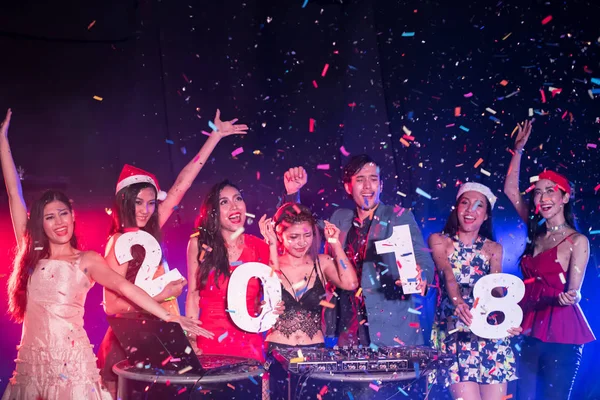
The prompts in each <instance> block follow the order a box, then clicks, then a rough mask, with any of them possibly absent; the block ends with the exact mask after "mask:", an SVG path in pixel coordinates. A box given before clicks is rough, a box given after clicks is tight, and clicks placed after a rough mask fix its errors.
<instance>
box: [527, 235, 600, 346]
mask: <svg viewBox="0 0 600 400" xmlns="http://www.w3.org/2000/svg"><path fill="white" fill-rule="evenodd" d="M569 238H570V236H568V237H566V238H565V239H564V240H563V241H562V242H560V243H559V245H560V244H561V243H563V242H564V241H565V240H568V239H569ZM557 259H558V245H557V246H555V247H553V248H551V249H548V250H546V251H544V252H542V253H540V254H538V255H537V256H535V257H531V256H525V257H523V260H522V262H521V269H522V272H523V279H524V281H525V296H524V297H523V300H521V302H520V303H519V305H520V306H521V308H522V309H523V323H522V324H521V327H522V328H523V334H524V335H527V336H531V337H534V338H537V339H539V340H541V341H542V342H547V343H563V344H575V345H581V344H585V343H589V342H591V341H593V340H595V339H596V338H595V337H594V333H593V332H592V330H591V328H590V326H589V324H588V322H587V320H586V319H585V316H584V315H583V311H582V310H581V307H580V306H579V304H575V305H572V306H561V305H560V304H558V294H559V293H563V292H566V291H567V283H563V280H562V279H561V274H562V278H563V279H564V282H566V281H567V278H568V274H567V273H565V272H564V270H563V268H562V266H561V265H560V263H559V262H558V261H557Z"/></svg>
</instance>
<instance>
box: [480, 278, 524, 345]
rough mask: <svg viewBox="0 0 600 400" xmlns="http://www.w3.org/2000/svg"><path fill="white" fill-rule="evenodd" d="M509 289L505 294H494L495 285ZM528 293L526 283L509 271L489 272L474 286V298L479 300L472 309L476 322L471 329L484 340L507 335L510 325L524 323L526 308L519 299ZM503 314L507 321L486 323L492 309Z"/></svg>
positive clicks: (511, 326)
mask: <svg viewBox="0 0 600 400" xmlns="http://www.w3.org/2000/svg"><path fill="white" fill-rule="evenodd" d="M497 287H500V288H506V289H507V292H506V296H504V297H494V296H493V295H492V290H494V288H497ZM524 295H525V284H524V283H523V281H522V280H521V279H519V278H517V277H516V276H514V275H510V274H489V275H486V276H484V277H482V278H481V279H479V280H478V281H477V283H476V284H475V286H474V287H473V297H474V298H475V300H476V301H477V304H475V307H474V308H472V309H471V315H473V322H471V325H470V326H469V328H470V329H471V332H473V333H474V334H476V335H477V336H479V337H482V338H485V339H501V338H505V337H507V336H508V333H507V332H506V331H507V330H508V329H509V328H517V327H519V326H520V325H521V322H523V310H521V307H519V304H518V303H519V301H521V299H522V298H523V296H524ZM498 311H501V312H503V313H504V321H502V323H501V324H498V325H492V324H490V323H488V322H487V318H488V316H489V315H490V313H492V312H498Z"/></svg>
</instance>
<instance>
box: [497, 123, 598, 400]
mask: <svg viewBox="0 0 600 400" xmlns="http://www.w3.org/2000/svg"><path fill="white" fill-rule="evenodd" d="M531 127H532V125H531V121H526V122H525V123H524V124H523V125H522V126H519V134H518V136H517V140H516V142H515V149H514V154H513V157H512V160H511V163H510V167H509V170H508V175H507V176H506V182H505V185H504V193H506V195H507V196H508V198H509V199H510V201H511V202H512V204H513V205H514V206H515V208H516V209H517V212H518V213H519V216H520V217H521V219H522V220H523V221H525V222H526V223H527V226H528V235H527V236H528V241H527V245H526V247H525V251H524V253H523V257H522V259H521V270H522V272H523V279H524V280H525V296H524V297H523V300H522V301H521V303H520V306H521V308H522V309H523V323H522V325H521V327H522V328H523V334H524V335H525V339H524V343H523V346H522V349H521V360H520V368H519V369H518V370H517V372H518V374H519V378H520V379H519V381H518V388H517V390H518V398H519V399H525V400H531V399H544V400H546V399H560V400H568V399H569V396H570V394H571V389H572V387H573V383H574V381H575V376H576V375H577V370H578V369H579V364H580V363H581V355H582V350H583V345H584V344H585V343H589V342H591V341H593V340H595V337H594V334H593V332H592V330H591V329H590V326H589V325H588V323H587V321H586V319H585V316H584V315H583V312H582V311H581V307H580V306H579V301H580V300H581V285H582V283H583V277H584V276H585V270H586V267H587V264H588V260H589V255H590V254H589V253H590V251H589V242H588V239H587V238H586V237H585V236H584V235H582V234H581V233H579V232H577V230H576V228H575V222H574V218H573V211H572V204H571V202H570V197H571V194H572V190H571V186H570V183H569V181H568V180H567V178H565V177H564V176H562V175H560V174H558V173H556V172H553V171H544V172H542V173H541V174H539V175H538V180H537V182H535V185H534V186H533V187H532V188H531V190H533V195H532V196H531V201H530V204H529V207H528V206H527V205H526V204H525V203H524V202H523V198H522V196H521V193H520V191H519V170H520V164H521V155H522V154H523V149H524V147H525V144H526V143H527V139H528V138H529V135H530V134H531Z"/></svg>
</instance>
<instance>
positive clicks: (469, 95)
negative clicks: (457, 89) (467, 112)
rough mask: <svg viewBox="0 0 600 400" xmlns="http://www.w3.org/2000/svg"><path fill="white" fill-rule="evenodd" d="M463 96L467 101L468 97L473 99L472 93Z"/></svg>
mask: <svg viewBox="0 0 600 400" xmlns="http://www.w3.org/2000/svg"><path fill="white" fill-rule="evenodd" d="M464 96H465V97H466V98H467V99H468V98H469V97H473V92H469V93H467V94H465V95H464Z"/></svg>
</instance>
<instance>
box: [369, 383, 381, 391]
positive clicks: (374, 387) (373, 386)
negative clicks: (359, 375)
mask: <svg viewBox="0 0 600 400" xmlns="http://www.w3.org/2000/svg"><path fill="white" fill-rule="evenodd" d="M369 387H370V388H371V389H373V390H374V391H376V392H379V386H377V385H376V384H374V383H369Z"/></svg>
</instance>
